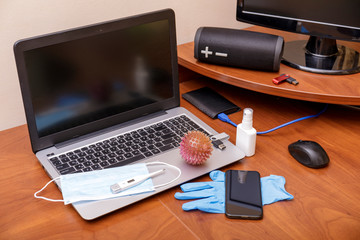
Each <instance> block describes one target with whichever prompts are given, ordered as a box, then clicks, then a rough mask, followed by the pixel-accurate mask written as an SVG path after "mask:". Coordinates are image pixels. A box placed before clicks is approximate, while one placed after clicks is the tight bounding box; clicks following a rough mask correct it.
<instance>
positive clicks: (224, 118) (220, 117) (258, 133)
mask: <svg viewBox="0 0 360 240" xmlns="http://www.w3.org/2000/svg"><path fill="white" fill-rule="evenodd" d="M327 108H328V104H326V105H325V107H324V109H323V110H321V111H320V112H319V113H317V114H315V115H310V116H306V117H302V118H298V119H295V120H292V121H290V122H287V123H284V124H281V125H280V126H277V127H274V128H272V129H270V130H267V131H263V132H257V135H261V134H266V133H270V132H272V131H275V130H278V129H279V128H282V127H285V126H288V125H290V124H293V123H296V122H299V121H302V120H305V119H309V118H313V117H318V116H320V115H321V114H322V113H324V112H325V111H326V109H327ZM218 118H219V119H220V120H221V121H223V122H226V123H230V124H231V125H233V126H234V127H237V125H236V124H235V123H234V122H232V121H231V120H230V119H229V117H228V116H227V115H226V114H225V113H220V114H218Z"/></svg>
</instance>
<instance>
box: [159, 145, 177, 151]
mask: <svg viewBox="0 0 360 240" xmlns="http://www.w3.org/2000/svg"><path fill="white" fill-rule="evenodd" d="M172 148H174V146H172V145H171V144H169V145H166V146H163V147H159V149H160V151H162V152H164V151H167V150H169V149H172Z"/></svg>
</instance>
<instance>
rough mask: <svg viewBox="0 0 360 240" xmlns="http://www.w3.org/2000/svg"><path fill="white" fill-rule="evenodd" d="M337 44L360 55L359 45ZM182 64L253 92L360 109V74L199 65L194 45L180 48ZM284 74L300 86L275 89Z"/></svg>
mask: <svg viewBox="0 0 360 240" xmlns="http://www.w3.org/2000/svg"><path fill="white" fill-rule="evenodd" d="M248 30H251V31H258V32H265V33H270V34H275V35H279V36H283V37H284V40H285V41H294V40H307V39H308V38H309V37H308V36H306V35H301V34H295V33H289V32H283V31H279V30H274V29H270V28H263V27H258V26H256V27H251V28H249V29H248ZM338 44H341V45H345V46H348V47H351V48H353V49H355V50H357V51H360V43H358V42H345V41H338ZM178 58H179V64H180V65H182V66H184V67H186V68H188V69H191V70H192V71H195V72H197V73H200V74H202V75H204V76H207V77H211V78H213V79H217V80H219V81H222V82H225V83H228V84H231V85H234V86H237V87H241V88H245V89H250V90H253V91H257V92H261V93H267V94H271V95H275V96H281V97H287V98H292V99H300V100H307V101H313V102H324V103H335V104H348V105H360V73H357V74H350V75H324V74H315V73H310V72H304V71H300V70H297V69H294V68H291V67H289V66H286V65H284V64H280V70H279V72H262V71H255V70H248V69H242V68H232V67H227V66H219V65H215V64H207V63H203V62H199V61H197V60H196V59H195V58H194V43H193V42H190V43H186V44H182V45H180V46H179V47H178ZM282 73H286V74H289V75H290V76H292V77H294V78H296V79H297V80H298V82H299V84H298V85H296V86H294V85H292V84H288V83H283V84H280V85H275V84H273V82H272V79H273V78H275V77H277V76H279V75H280V74H282Z"/></svg>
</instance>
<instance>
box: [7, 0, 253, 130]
mask: <svg viewBox="0 0 360 240" xmlns="http://www.w3.org/2000/svg"><path fill="white" fill-rule="evenodd" d="M235 6H236V0H231V1H230V0H227V1H215V0H195V1H194V0H152V1H145V0H128V1H125V0H25V1H24V0H0V74H1V75H0V114H1V115H0V116H1V117H0V131H1V130H4V129H8V128H12V127H15V126H19V125H22V124H25V123H26V120H25V114H24V109H23V104H22V98H21V93H20V87H19V82H18V77H17V72H16V66H15V60H14V55H13V44H14V42H15V41H17V40H19V39H22V38H27V37H31V36H36V35H40V34H45V33H50V32H55V31H59V30H64V29H68V28H74V27H79V26H83V25H88V24H93V23H97V22H102V21H107V20H112V19H117V18H121V17H125V16H130V15H135V14H139V13H144V12H148V11H153V10H159V9H163V8H172V9H174V11H175V14H176V27H177V41H178V44H182V43H186V42H190V41H193V38H194V34H195V32H196V30H197V28H198V27H200V26H217V27H229V28H244V27H247V26H248V25H246V24H243V23H240V22H237V21H236V19H235V12H236V11H235Z"/></svg>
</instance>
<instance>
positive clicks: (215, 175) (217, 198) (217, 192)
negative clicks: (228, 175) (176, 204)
mask: <svg viewBox="0 0 360 240" xmlns="http://www.w3.org/2000/svg"><path fill="white" fill-rule="evenodd" d="M210 178H211V179H212V180H213V182H194V183H185V184H183V185H181V186H180V188H181V190H183V193H179V192H177V193H175V198H176V199H179V200H188V199H199V198H200V200H195V201H191V202H187V203H184V204H183V205H182V208H183V210H185V211H190V210H196V209H197V210H200V211H204V212H209V213H225V173H224V172H221V171H218V170H216V171H212V172H210Z"/></svg>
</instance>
